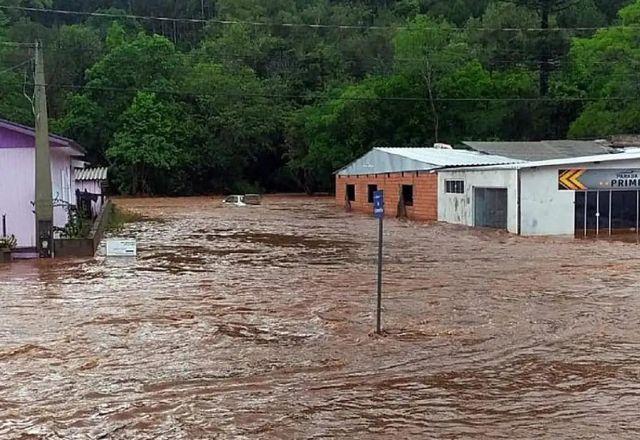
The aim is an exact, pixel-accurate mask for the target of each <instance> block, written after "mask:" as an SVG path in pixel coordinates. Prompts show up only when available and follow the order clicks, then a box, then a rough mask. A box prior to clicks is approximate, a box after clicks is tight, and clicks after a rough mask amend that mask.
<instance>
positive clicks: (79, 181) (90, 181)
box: [74, 167, 109, 217]
mask: <svg viewBox="0 0 640 440" xmlns="http://www.w3.org/2000/svg"><path fill="white" fill-rule="evenodd" d="M108 174H109V169H108V168H107V167H98V168H84V167H78V168H76V169H75V173H74V179H75V182H76V191H77V193H76V199H78V200H79V202H78V204H79V205H80V200H82V202H83V203H82V204H83V205H84V206H83V209H85V210H87V211H88V212H91V215H92V216H93V217H96V216H98V214H99V213H100V212H101V211H102V207H103V206H104V202H105V197H106V191H107V179H108Z"/></svg>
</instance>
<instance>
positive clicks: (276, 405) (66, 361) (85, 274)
mask: <svg viewBox="0 0 640 440" xmlns="http://www.w3.org/2000/svg"><path fill="white" fill-rule="evenodd" d="M118 204H119V205H120V206H122V207H124V208H127V209H133V210H136V211H137V212H139V213H141V214H142V215H143V216H144V220H143V221H140V222H137V223H132V224H129V225H127V226H126V227H125V229H124V231H122V233H121V235H123V236H130V237H136V238H137V239H138V246H139V256H138V257H137V259H135V260H129V259H111V258H110V259H106V258H105V257H104V256H103V255H102V254H101V255H99V256H98V257H96V259H94V260H87V261H82V260H60V261H53V262H47V261H23V262H17V263H15V264H12V265H10V266H0V313H1V319H0V369H1V371H2V375H1V376H0V438H2V439H31V438H33V439H39V438H43V439H44V438H46V439H57V438H61V439H62V438H65V439H66V438H80V439H84V438H87V439H102V438H104V439H106V438H114V439H158V438H160V439H211V438H247V439H248V438H278V439H280V438H300V439H320V438H393V439H402V438H420V439H422V438H451V439H454V438H455V439H457V438H478V439H484V438H505V439H512V438H549V439H557V438H615V439H622V438H629V439H632V438H638V436H640V415H638V408H639V407H640V247H638V246H637V245H635V244H632V243H622V242H605V241H601V242H592V241H581V240H578V241H571V240H565V239H549V238H541V239H531V238H518V237H514V236H511V235H508V234H506V233H502V232H492V231H478V230H472V229H467V228H463V227H458V226H451V225H427V224H416V223H410V222H398V221H396V220H389V221H387V222H386V224H385V227H386V231H385V233H386V235H385V238H386V248H385V258H386V262H385V275H384V300H383V301H384V302H383V304H384V312H383V326H384V328H385V329H386V331H387V335H386V336H385V337H376V336H374V335H373V334H372V330H373V329H374V326H375V321H374V312H375V309H374V306H375V269H376V264H375V257H376V252H377V247H376V239H377V229H376V223H375V220H374V219H373V218H369V217H367V216H363V215H361V214H355V213H354V214H347V213H344V212H342V211H341V210H339V209H337V208H335V207H334V205H333V200H332V199H323V198H318V199H312V198H302V197H299V198H296V197H289V198H284V197H283V198H279V197H272V198H267V199H266V200H265V201H264V204H263V205H262V206H259V207H246V208H234V207H221V206H220V205H219V203H218V201H213V200H212V199H207V198H195V199H142V200H133V199H124V200H120V201H118ZM101 253H102V251H101Z"/></svg>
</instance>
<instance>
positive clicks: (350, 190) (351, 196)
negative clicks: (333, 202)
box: [347, 185, 356, 202]
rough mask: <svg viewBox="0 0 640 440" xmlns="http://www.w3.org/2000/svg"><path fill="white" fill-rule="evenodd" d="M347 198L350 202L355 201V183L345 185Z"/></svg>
mask: <svg viewBox="0 0 640 440" xmlns="http://www.w3.org/2000/svg"><path fill="white" fill-rule="evenodd" d="M347 200H348V201H350V202H355V200H356V186H355V185H347Z"/></svg>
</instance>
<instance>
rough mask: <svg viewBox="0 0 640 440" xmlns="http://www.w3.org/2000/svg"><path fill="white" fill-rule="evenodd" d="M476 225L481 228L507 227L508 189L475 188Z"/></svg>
mask: <svg viewBox="0 0 640 440" xmlns="http://www.w3.org/2000/svg"><path fill="white" fill-rule="evenodd" d="M474 206H475V225H476V226H477V227H481V228H495V229H507V190H506V189H502V188H475V190H474Z"/></svg>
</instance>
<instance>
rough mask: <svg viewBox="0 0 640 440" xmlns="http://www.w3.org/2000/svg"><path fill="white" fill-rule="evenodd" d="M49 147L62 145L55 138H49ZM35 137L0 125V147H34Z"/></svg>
mask: <svg viewBox="0 0 640 440" xmlns="http://www.w3.org/2000/svg"><path fill="white" fill-rule="evenodd" d="M50 143H51V147H52V148H57V147H62V146H64V145H63V144H62V143H61V142H58V141H57V140H56V139H55V138H51V139H50ZM35 146H36V139H35V137H34V136H33V135H30V134H26V133H21V132H18V131H15V130H10V129H8V128H6V127H2V126H0V148H35Z"/></svg>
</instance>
